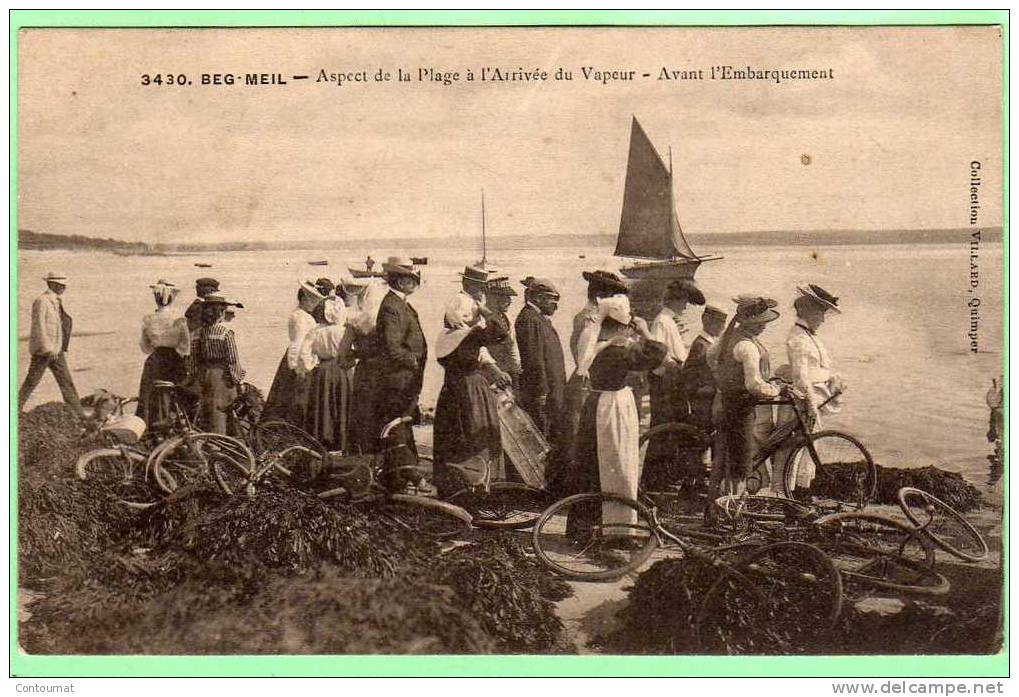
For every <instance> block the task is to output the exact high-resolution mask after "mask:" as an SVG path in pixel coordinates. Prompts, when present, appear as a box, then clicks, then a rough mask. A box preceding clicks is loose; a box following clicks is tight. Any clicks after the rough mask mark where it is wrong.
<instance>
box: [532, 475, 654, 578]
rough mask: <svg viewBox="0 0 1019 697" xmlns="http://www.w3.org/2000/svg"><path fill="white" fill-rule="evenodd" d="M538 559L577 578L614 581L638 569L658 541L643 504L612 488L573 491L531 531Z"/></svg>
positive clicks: (550, 567) (651, 519)
mask: <svg viewBox="0 0 1019 697" xmlns="http://www.w3.org/2000/svg"><path fill="white" fill-rule="evenodd" d="M532 539H533V541H534V550H535V552H536V553H537V555H538V559H540V560H541V562H542V563H543V564H544V565H545V566H546V567H548V568H549V569H551V570H552V571H554V572H556V573H557V574H560V575H561V576H565V577H566V578H572V579H575V580H578V581H611V580H613V579H616V578H619V577H620V576H623V575H625V574H627V573H629V572H631V571H636V570H637V569H638V568H640V566H641V565H642V564H643V563H644V562H646V561H647V560H648V557H650V556H651V554H652V553H653V552H654V550H655V548H656V547H657V546H658V535H657V532H656V530H655V525H654V523H653V518H652V516H651V514H650V512H649V511H648V509H647V508H645V507H644V506H643V505H641V504H639V503H637V502H636V501H633V500H632V499H628V498H626V497H624V496H618V495H616V494H608V493H588V494H575V495H574V496H569V497H567V498H565V499H562V500H561V501H557V502H556V503H554V504H552V505H551V506H550V507H549V508H548V509H547V510H545V512H543V513H542V514H541V516H540V517H539V518H538V522H537V523H535V525H534V531H533V533H532Z"/></svg>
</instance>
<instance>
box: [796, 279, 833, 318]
mask: <svg viewBox="0 0 1019 697" xmlns="http://www.w3.org/2000/svg"><path fill="white" fill-rule="evenodd" d="M796 290H798V291H799V292H800V295H804V296H806V297H808V298H810V299H811V300H814V301H816V302H817V303H818V304H819V305H821V306H822V307H823V308H824V309H826V310H832V311H834V312H839V313H841V312H842V310H840V309H839V308H838V304H839V299H838V298H836V297H835V296H834V295H832V294H831V293H829V292H828V291H826V290H825V289H824V288H822V287H821V286H818V285H814V284H813V283H808V284H807V285H806V287H804V286H796Z"/></svg>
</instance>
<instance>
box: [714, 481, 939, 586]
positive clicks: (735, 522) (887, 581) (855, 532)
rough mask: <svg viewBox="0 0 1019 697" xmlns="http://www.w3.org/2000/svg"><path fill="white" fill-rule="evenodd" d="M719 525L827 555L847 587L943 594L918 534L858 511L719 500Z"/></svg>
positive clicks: (767, 499)
mask: <svg viewBox="0 0 1019 697" xmlns="http://www.w3.org/2000/svg"><path fill="white" fill-rule="evenodd" d="M712 505H713V506H714V507H715V509H716V510H717V511H718V512H719V520H720V522H721V524H722V525H728V526H731V528H732V530H733V532H734V533H735V534H739V535H741V536H742V537H743V538H744V539H748V538H753V537H758V538H761V539H766V540H771V541H775V540H798V541H802V542H808V543H810V544H812V545H814V546H816V547H818V548H819V549H821V550H823V551H824V552H825V553H827V554H828V555H829V556H830V557H831V559H832V561H833V562H834V564H835V566H836V567H837V568H838V569H839V572H840V574H841V575H842V576H843V578H844V579H845V581H846V582H847V583H850V584H852V585H854V586H863V587H866V588H876V589H881V590H893V591H897V592H903V593H910V594H922V595H942V594H944V593H947V592H948V590H949V589H950V583H949V581H948V579H947V578H945V577H944V576H943V575H942V574H940V573H938V572H937V571H935V570H934V563H935V554H934V547H933V546H932V544H931V543H930V541H929V540H928V539H927V537H926V536H925V535H924V534H923V530H922V529H919V528H915V527H911V526H909V525H906V524H904V523H900V522H899V521H897V520H895V519H894V518H889V517H887V516H883V515H878V514H876V513H867V512H861V511H835V512H832V511H830V510H828V511H825V510H824V509H823V508H820V507H818V506H810V505H806V504H804V503H802V502H800V501H796V500H793V499H787V498H782V497H772V496H753V495H749V494H746V493H744V494H742V495H732V494H730V495H727V496H722V497H719V498H718V499H716V500H715V502H714V503H713V504H712Z"/></svg>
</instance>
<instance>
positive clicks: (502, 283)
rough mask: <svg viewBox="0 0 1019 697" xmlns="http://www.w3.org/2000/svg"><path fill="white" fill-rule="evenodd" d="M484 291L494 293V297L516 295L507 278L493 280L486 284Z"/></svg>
mask: <svg viewBox="0 0 1019 697" xmlns="http://www.w3.org/2000/svg"><path fill="white" fill-rule="evenodd" d="M485 290H487V291H488V292H489V293H495V294H496V295H507V296H511V297H512V296H514V295H516V294H517V292H516V291H515V290H513V286H511V285H510V282H509V277H507V276H503V277H502V278H493V279H492V280H490V281H489V282H488V284H487V285H486V287H485Z"/></svg>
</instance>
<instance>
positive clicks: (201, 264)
mask: <svg viewBox="0 0 1019 697" xmlns="http://www.w3.org/2000/svg"><path fill="white" fill-rule="evenodd" d="M195 266H197V267H198V268H200V269H211V268H212V264H203V263H201V262H198V261H196V262H195Z"/></svg>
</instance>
